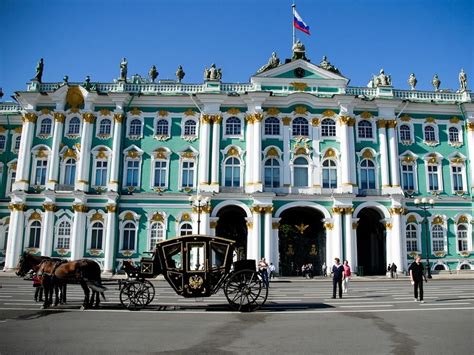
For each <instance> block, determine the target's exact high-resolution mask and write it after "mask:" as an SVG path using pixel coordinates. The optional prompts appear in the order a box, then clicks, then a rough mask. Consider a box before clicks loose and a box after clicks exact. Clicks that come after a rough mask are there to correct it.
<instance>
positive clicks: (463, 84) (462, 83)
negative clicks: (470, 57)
mask: <svg viewBox="0 0 474 355" xmlns="http://www.w3.org/2000/svg"><path fill="white" fill-rule="evenodd" d="M459 90H460V91H466V90H467V75H466V73H465V72H464V69H461V72H460V73H459Z"/></svg>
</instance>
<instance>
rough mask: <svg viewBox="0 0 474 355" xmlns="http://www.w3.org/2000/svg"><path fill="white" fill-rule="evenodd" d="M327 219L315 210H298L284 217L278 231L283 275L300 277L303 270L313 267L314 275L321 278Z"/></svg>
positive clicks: (283, 215) (296, 208)
mask: <svg viewBox="0 0 474 355" xmlns="http://www.w3.org/2000/svg"><path fill="white" fill-rule="evenodd" d="M323 218H324V215H323V214H322V213H321V212H319V211H318V210H316V209H314V208H309V207H295V208H291V209H288V210H286V211H284V212H283V213H282V214H281V220H280V228H279V252H280V273H281V274H282V275H284V276H296V275H298V276H299V275H301V266H302V265H305V264H308V263H311V264H313V274H314V275H321V266H322V264H323V262H324V258H325V256H326V231H325V230H324V227H323V221H322V220H323Z"/></svg>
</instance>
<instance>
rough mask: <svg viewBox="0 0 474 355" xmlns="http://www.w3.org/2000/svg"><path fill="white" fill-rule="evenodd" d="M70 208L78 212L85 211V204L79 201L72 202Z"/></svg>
mask: <svg viewBox="0 0 474 355" xmlns="http://www.w3.org/2000/svg"><path fill="white" fill-rule="evenodd" d="M72 209H73V211H74V212H79V213H86V212H87V206H86V205H83V204H81V203H75V204H73V205H72Z"/></svg>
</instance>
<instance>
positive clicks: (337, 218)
mask: <svg viewBox="0 0 474 355" xmlns="http://www.w3.org/2000/svg"><path fill="white" fill-rule="evenodd" d="M332 211H333V225H334V227H333V230H332V233H331V234H332V235H331V237H332V246H331V253H332V256H331V259H330V261H329V262H330V264H329V265H332V263H333V260H334V258H339V259H342V258H343V255H342V216H341V214H342V213H344V209H343V208H342V207H333V209H332Z"/></svg>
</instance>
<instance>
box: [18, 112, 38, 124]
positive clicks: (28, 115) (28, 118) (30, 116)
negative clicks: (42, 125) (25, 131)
mask: <svg viewBox="0 0 474 355" xmlns="http://www.w3.org/2000/svg"><path fill="white" fill-rule="evenodd" d="M37 118H38V116H36V114H34V113H33V112H28V113H25V115H24V116H23V118H22V121H23V122H24V123H26V122H31V123H35V122H36V119H37Z"/></svg>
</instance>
